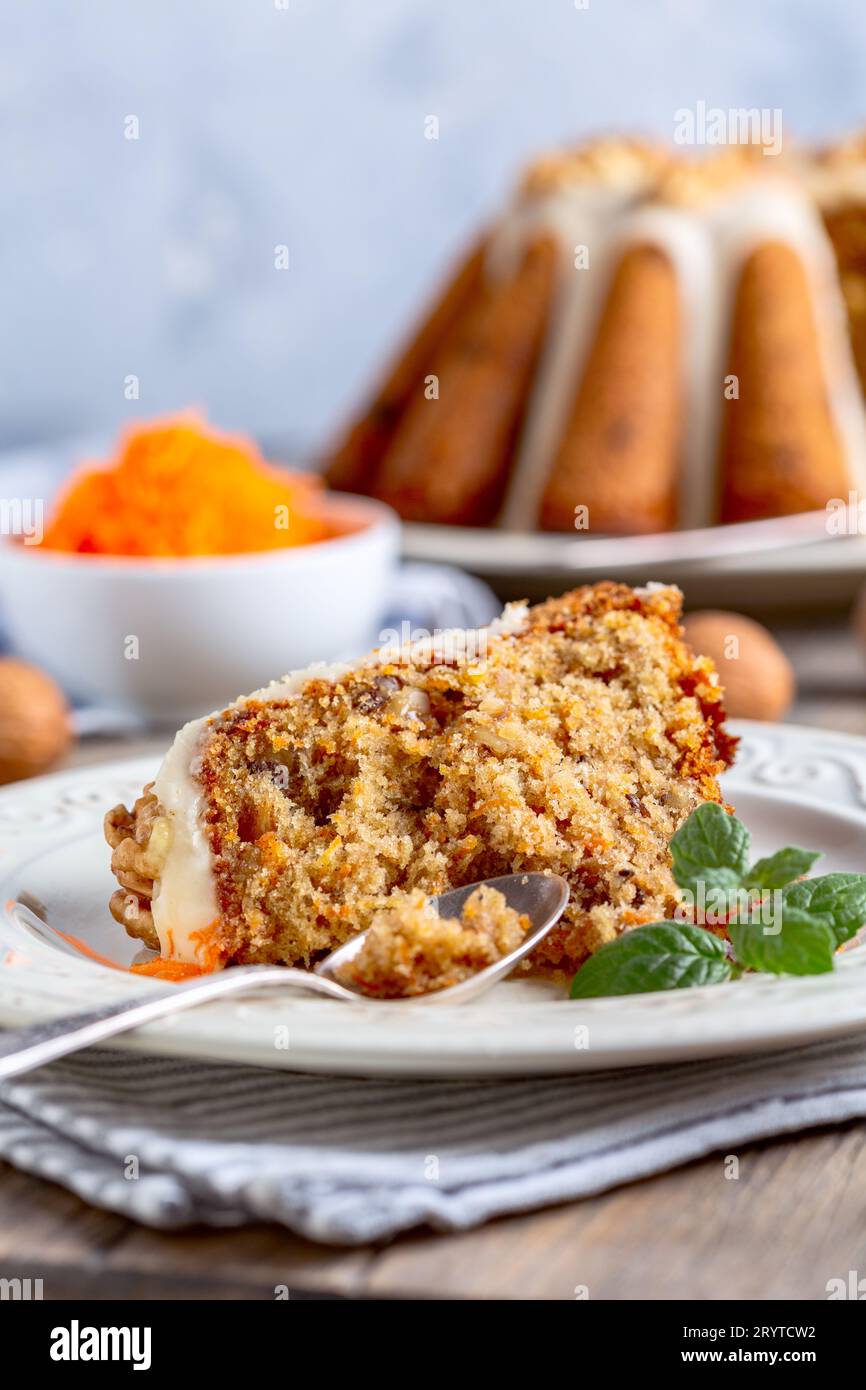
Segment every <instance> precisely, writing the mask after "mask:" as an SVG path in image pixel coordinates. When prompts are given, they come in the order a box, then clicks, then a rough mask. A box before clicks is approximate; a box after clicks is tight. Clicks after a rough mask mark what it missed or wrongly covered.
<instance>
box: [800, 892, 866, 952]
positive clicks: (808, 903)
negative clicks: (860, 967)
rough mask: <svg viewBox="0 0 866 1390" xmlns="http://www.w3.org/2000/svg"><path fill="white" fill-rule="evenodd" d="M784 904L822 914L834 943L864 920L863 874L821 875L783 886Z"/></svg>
mask: <svg viewBox="0 0 866 1390" xmlns="http://www.w3.org/2000/svg"><path fill="white" fill-rule="evenodd" d="M782 893H783V901H784V905H785V907H787V906H788V905H790V906H791V907H792V908H799V909H800V910H801V911H802V912H809V913H812V914H813V915H815V916H818V917H826V918H827V920H828V921H829V923H830V926H831V927H832V929H833V934H834V936H835V938H836V945H837V946H841V945H842V944H843V943H844V942H845V941H850V940H851V937H852V936H856V935H857V933H858V931H859V930H860V928H861V927H862V926H863V924H864V923H866V874H823V875H822V876H821V877H819V878H807V879H806V880H805V882H803V883H790V884H788V885H787V887H786V888H783V890H782Z"/></svg>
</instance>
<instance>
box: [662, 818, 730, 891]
mask: <svg viewBox="0 0 866 1390" xmlns="http://www.w3.org/2000/svg"><path fill="white" fill-rule="evenodd" d="M670 851H671V858H672V860H673V870H674V879H675V880H676V882H677V884H678V885H679V887H680V888H684V889H686V891H688V892H690V893H693V894H694V895H696V896H697V894H698V892H699V887H698V885H699V884H703V885H704V888H705V889H706V890H709V889H711V888H713V889H719V888H720V889H724V890H725V891H727V890H730V889H736V888H739V887H741V886H742V883H743V878H744V876H745V874H746V873H747V871H748V863H749V832H748V830H747V829H746V827H745V826H744V825H743V822H742V821H741V820H737V817H736V816H732V815H730V814H729V812H727V811H725V810H723V809H722V807H721V806H719V805H718V804H717V803H716V802H715V801H705V802H704V803H703V804H702V805H701V806H698V807H697V809H696V810H694V811H692V814H691V815H690V816H689V817H688V819H687V820H685V821H683V824H682V825H681V826H680V828H679V830H678V831H677V833H676V835H674V836H673V838H672V840H671V843H670Z"/></svg>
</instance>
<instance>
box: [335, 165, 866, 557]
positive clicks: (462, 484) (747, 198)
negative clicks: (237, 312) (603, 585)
mask: <svg viewBox="0 0 866 1390" xmlns="http://www.w3.org/2000/svg"><path fill="white" fill-rule="evenodd" d="M858 373H859V378H858ZM864 386H866V142H863V141H852V142H849V143H847V144H845V145H839V146H836V147H834V148H833V149H831V150H828V151H824V152H818V153H816V152H804V151H799V150H798V151H795V152H794V153H792V154H785V155H784V156H779V157H767V156H765V155H764V154H763V152H762V150H761V149H760V148H759V147H754V146H737V147H732V148H728V149H727V150H725V151H724V153H722V154H714V155H712V156H706V157H704V158H699V159H698V158H689V159H684V158H682V157H680V156H674V155H673V154H672V153H669V152H667V151H665V150H662V149H656V148H654V147H651V146H649V145H645V144H643V143H640V142H637V141H627V140H600V141H595V142H593V143H591V144H589V145H587V146H585V147H582V148H580V149H578V150H577V151H575V152H571V153H563V154H561V155H556V156H554V157H549V158H545V159H543V160H540V161H538V162H537V163H536V164H534V165H533V166H532V168H531V169H530V170H529V171H528V173H527V174H526V176H525V177H524V179H523V181H522V184H521V186H520V188H519V189H518V192H517V195H516V197H515V199H514V200H513V203H512V205H511V206H510V207H509V208H508V209H507V210H506V211H505V213H504V214H503V216H502V217H501V218H500V219H499V220H498V221H497V222H496V223H495V225H494V226H493V227H492V228H491V229H490V230H489V231H488V233H487V234H486V235H485V236H484V238H483V239H482V241H481V242H480V243H479V244H478V245H476V246H475V247H473V249H472V250H471V252H470V254H469V256H468V257H467V258H466V259H465V260H464V261H463V262H462V264H460V265H459V266H458V268H457V269H456V271H455V273H454V274H453V276H452V278H451V280H450V281H449V283H448V285H447V287H446V289H445V291H444V292H443V293H441V294H440V296H439V298H438V299H437V301H436V302H435V304H434V306H433V307H432V308H431V309H430V310H429V312H428V313H427V314H426V316H425V317H424V319H423V321H422V323H421V326H420V328H419V329H418V331H417V332H416V333H415V335H414V337H413V338H412V339H411V341H410V342H409V343H408V345H406V346H405V347H404V348H403V350H402V352H401V353H400V354H399V356H398V358H397V359H396V362H395V364H394V365H393V366H392V367H391V369H390V371H389V372H388V373H387V375H386V377H385V379H384V381H383V383H382V384H381V386H380V388H379V390H378V392H377V393H376V395H375V397H374V399H373V401H372V402H371V403H370V405H369V406H368V408H367V409H366V410H365V412H364V413H363V415H361V416H360V417H359V418H357V419H356V420H355V421H354V422H353V424H352V425H351V427H350V429H349V430H348V432H347V433H346V435H345V437H344V438H343V439H342V440H341V441H340V442H339V444H338V445H336V446H335V447H334V448H333V449H332V450H331V451H330V452H329V455H328V460H327V473H328V478H329V481H330V482H331V484H332V485H333V486H335V487H338V488H343V489H347V490H349V491H356V492H366V493H371V494H373V495H374V496H377V497H380V498H382V499H383V500H385V501H387V502H389V503H391V505H392V506H394V507H395V508H396V509H397V511H398V512H399V513H400V514H401V515H402V516H403V517H404V518H405V519H406V520H410V521H423V522H442V523H450V524H456V525H476V526H481V525H492V524H496V525H500V526H504V527H506V528H508V529H510V530H533V529H536V528H541V529H543V530H549V531H572V532H573V531H574V530H575V528H577V529H578V530H588V531H590V532H591V533H592V534H594V535H599V534H629V533H632V534H638V533H651V532H657V531H665V530H669V529H671V528H677V527H680V528H682V527H696V526H707V525H713V524H715V523H717V522H733V521H745V520H752V519H758V518H766V517H773V516H782V515H786V514H789V513H793V512H803V511H811V510H814V509H819V508H822V507H824V505H825V504H826V502H827V501H828V500H829V499H830V498H832V497H847V493H848V490H849V488H851V487H857V486H860V485H862V483H863V481H864V479H866V410H864V399H863V389H864Z"/></svg>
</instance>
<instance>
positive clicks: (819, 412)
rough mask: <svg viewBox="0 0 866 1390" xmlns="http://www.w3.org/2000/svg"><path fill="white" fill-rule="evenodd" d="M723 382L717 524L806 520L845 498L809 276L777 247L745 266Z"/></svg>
mask: <svg viewBox="0 0 866 1390" xmlns="http://www.w3.org/2000/svg"><path fill="white" fill-rule="evenodd" d="M727 375H729V376H731V375H733V376H735V377H736V379H737V383H738V388H737V389H738V393H739V394H738V397H737V398H736V399H730V400H727V399H726V400H725V401H724V404H723V408H722V409H723V424H722V439H721V450H720V475H721V519H722V521H749V520H752V519H755V518H761V517H771V516H784V515H786V514H787V513H790V512H806V511H812V510H814V509H818V508H821V507H823V506H825V504H826V503H827V501H828V499H829V498H831V497H843V496H847V490H848V486H849V480H848V470H847V467H846V465H845V459H844V455H843V451H842V446H841V443H840V440H839V437H838V435H837V432H836V429H835V427H834V424H833V420H832V418H831V415H830V408H829V402H828V398H827V389H826V384H825V381H824V374H823V367H822V363H821V358H820V351H819V344H818V334H817V329H816V326H815V320H814V316H813V313H812V306H811V303H810V300H809V290H808V284H807V280H806V272H805V270H804V269H803V264H802V262H801V260H800V258H799V257H798V255H797V253H796V252H795V251H794V250H792V248H791V247H790V246H787V245H785V244H784V243H782V242H767V243H765V244H764V245H763V246H760V247H758V249H757V250H756V251H753V252H752V254H751V255H750V256H749V257H748V259H747V261H746V263H745V266H744V267H743V271H742V274H741V276H740V282H739V286H738V288H737V295H736V302H735V305H734V317H733V328H732V331H731V347H730V354H729V359H728V369H727Z"/></svg>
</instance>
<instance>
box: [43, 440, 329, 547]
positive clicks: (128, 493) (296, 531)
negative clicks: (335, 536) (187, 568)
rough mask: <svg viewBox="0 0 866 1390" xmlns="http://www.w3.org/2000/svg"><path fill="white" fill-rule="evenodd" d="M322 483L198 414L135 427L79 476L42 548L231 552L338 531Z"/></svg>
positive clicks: (289, 543)
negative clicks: (327, 512)
mask: <svg viewBox="0 0 866 1390" xmlns="http://www.w3.org/2000/svg"><path fill="white" fill-rule="evenodd" d="M320 496H321V488H320V485H319V483H318V480H316V479H313V478H311V477H307V476H306V475H303V474H297V473H288V472H286V471H285V470H284V469H281V468H276V467H274V466H272V465H271V464H268V463H266V462H265V460H264V459H263V458H262V456H261V454H260V453H259V451H258V449H257V448H256V446H255V445H254V444H253V443H252V441H251V440H247V439H243V438H236V437H234V436H231V435H226V434H221V433H219V432H218V431H216V430H215V429H213V428H212V427H211V426H209V425H208V424H207V423H206V422H205V421H204V420H203V419H199V418H198V417H197V416H196V415H195V414H192V413H190V414H186V415H182V416H180V417H176V418H173V419H169V420H163V421H155V422H153V423H152V424H150V425H143V426H139V427H137V428H134V429H130V430H128V431H127V432H126V433H125V434H124V435H123V436H122V437H121V441H120V445H119V448H118V452H117V455H116V457H115V458H114V459H113V460H111V462H110V463H109V464H108V466H107V467H85V468H83V469H81V470H79V471H78V472H77V473H76V474H75V475H74V476H73V478H72V479H71V481H70V483H69V484H68V486H67V488H66V490H65V491H64V493H63V494H62V496H61V497H60V499H59V502H58V505H57V509H56V511H55V513H54V515H53V516H52V517H50V518H49V521H48V524H47V525H46V528H45V536H44V539H43V542H42V544H43V547H44V548H46V549H49V550H65V551H77V552H79V553H87V554H96V555H135V556H151V557H156V558H158V557H160V556H161V557H167V556H190V555H232V554H243V553H247V552H250V551H262V550H278V549H283V548H285V547H287V546H296V545H304V544H307V543H309V542H311V541H319V540H323V539H325V538H326V537H327V536H328V535H330V534H332V530H331V528H329V526H328V524H327V523H326V522H325V520H324V518H323V516H322V514H321V509H320V507H319V506H317V498H319V497H320Z"/></svg>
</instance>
